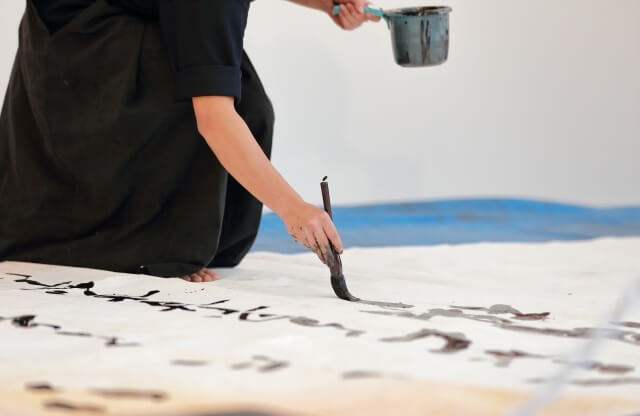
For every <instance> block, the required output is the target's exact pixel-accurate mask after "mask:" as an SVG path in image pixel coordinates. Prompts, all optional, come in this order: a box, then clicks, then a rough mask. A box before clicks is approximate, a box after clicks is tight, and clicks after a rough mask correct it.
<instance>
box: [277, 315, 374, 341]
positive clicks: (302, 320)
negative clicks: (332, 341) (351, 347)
mask: <svg viewBox="0 0 640 416" xmlns="http://www.w3.org/2000/svg"><path fill="white" fill-rule="evenodd" d="M289 321H290V322H292V323H294V324H296V325H302V326H309V327H313V328H323V327H330V328H336V329H340V330H342V331H347V332H346V336H348V337H357V336H360V335H362V334H364V333H365V331H359V330H355V329H348V328H345V327H344V326H343V325H342V324H338V323H335V322H332V323H328V324H320V322H318V321H317V320H315V319H311V318H307V317H304V316H297V317H291V318H290V319H289Z"/></svg>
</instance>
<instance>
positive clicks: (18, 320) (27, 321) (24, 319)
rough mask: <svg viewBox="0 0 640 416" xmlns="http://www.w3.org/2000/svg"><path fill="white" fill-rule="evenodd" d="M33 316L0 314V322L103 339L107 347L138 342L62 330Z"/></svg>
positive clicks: (130, 344)
mask: <svg viewBox="0 0 640 416" xmlns="http://www.w3.org/2000/svg"><path fill="white" fill-rule="evenodd" d="M35 318H36V316H35V315H22V316H17V317H15V318H3V317H1V316H0V322H2V321H4V320H6V319H10V320H11V323H12V324H13V326H15V327H18V328H25V329H31V328H38V327H44V328H50V329H52V330H53V331H54V333H55V334H56V335H63V336H74V337H85V338H97V339H104V340H106V341H107V342H106V343H105V345H106V346H108V347H112V346H117V347H124V346H127V347H130V346H137V345H138V344H136V343H132V342H129V343H119V342H118V338H117V337H105V336H98V335H94V334H91V333H89V332H73V331H63V330H62V327H61V326H59V325H53V324H44V323H41V322H36V321H35Z"/></svg>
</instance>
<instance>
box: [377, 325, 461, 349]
mask: <svg viewBox="0 0 640 416" xmlns="http://www.w3.org/2000/svg"><path fill="white" fill-rule="evenodd" d="M431 336H435V337H439V338H442V339H443V340H445V341H446V343H445V345H444V346H443V347H442V348H440V349H437V350H431V352H439V353H456V352H459V351H462V350H465V349H467V348H469V345H471V341H470V340H468V339H467V338H466V337H465V336H464V334H460V333H458V332H451V333H447V332H442V331H438V330H435V329H421V330H420V331H417V332H412V333H410V334H407V335H403V336H400V337H389V338H382V339H380V341H382V342H411V341H415V340H418V339H422V338H427V337H431Z"/></svg>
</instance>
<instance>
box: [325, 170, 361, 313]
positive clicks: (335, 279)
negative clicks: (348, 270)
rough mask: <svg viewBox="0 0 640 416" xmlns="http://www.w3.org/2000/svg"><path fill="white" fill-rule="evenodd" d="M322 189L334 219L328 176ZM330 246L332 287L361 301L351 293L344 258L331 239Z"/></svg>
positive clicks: (337, 291)
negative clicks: (343, 271) (344, 272)
mask: <svg viewBox="0 0 640 416" xmlns="http://www.w3.org/2000/svg"><path fill="white" fill-rule="evenodd" d="M320 190H321V191H322V202H323V204H324V210H325V211H326V212H327V214H329V217H331V219H332V220H333V215H332V213H331V197H330V196H329V183H328V182H327V177H326V176H325V177H324V178H323V179H322V182H320ZM329 247H330V248H331V256H332V257H333V258H332V259H330V260H329V269H330V270H331V287H332V288H333V291H334V292H335V294H336V296H337V297H339V298H340V299H344V300H348V301H350V302H358V301H360V299H359V298H357V297H355V296H353V295H352V294H351V293H349V289H348V288H347V282H345V280H344V274H342V260H340V255H339V254H338V252H337V251H336V248H335V247H334V246H333V244H332V243H331V241H329Z"/></svg>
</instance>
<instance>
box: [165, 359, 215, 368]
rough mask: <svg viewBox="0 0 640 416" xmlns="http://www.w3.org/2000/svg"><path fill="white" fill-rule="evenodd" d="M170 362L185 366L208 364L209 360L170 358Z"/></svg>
mask: <svg viewBox="0 0 640 416" xmlns="http://www.w3.org/2000/svg"><path fill="white" fill-rule="evenodd" d="M171 364H173V365H182V366H185V367H201V366H205V365H207V364H209V362H208V361H203V360H171Z"/></svg>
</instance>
